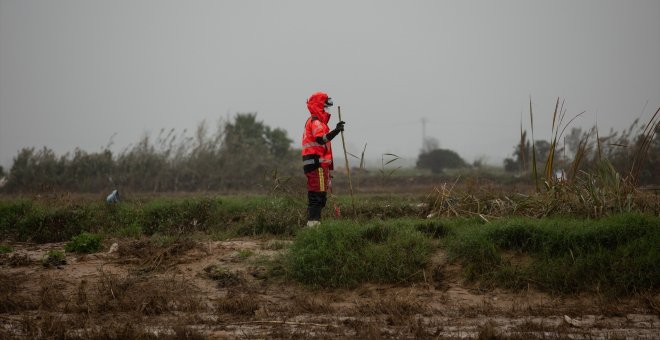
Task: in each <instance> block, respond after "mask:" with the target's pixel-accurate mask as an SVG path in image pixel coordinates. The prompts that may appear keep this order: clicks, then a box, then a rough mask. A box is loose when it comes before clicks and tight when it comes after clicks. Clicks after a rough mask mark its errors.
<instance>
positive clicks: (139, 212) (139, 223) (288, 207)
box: [0, 196, 425, 243]
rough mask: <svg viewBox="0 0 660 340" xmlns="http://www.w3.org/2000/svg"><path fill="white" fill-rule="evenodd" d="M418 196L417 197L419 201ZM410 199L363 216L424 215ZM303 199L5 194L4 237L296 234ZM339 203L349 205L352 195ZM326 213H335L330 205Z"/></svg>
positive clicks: (369, 201)
mask: <svg viewBox="0 0 660 340" xmlns="http://www.w3.org/2000/svg"><path fill="white" fill-rule="evenodd" d="M419 200H420V199H419V198H418V199H416V201H417V202H419ZM414 201H415V200H414V199H411V198H400V199H397V200H391V199H386V198H383V197H370V198H365V199H363V200H361V202H360V203H359V205H358V206H357V208H358V212H359V214H360V216H362V217H364V218H390V217H402V216H410V217H413V216H423V215H424V213H425V212H424V210H423V209H422V208H417V207H414V206H412V205H411V202H414ZM305 204H306V203H305V202H304V201H303V199H302V198H300V199H294V198H292V197H286V196H282V197H280V196H251V197H239V196H236V197H218V198H179V199H177V198H167V199H166V198H156V199H150V200H145V201H127V202H122V203H121V204H117V205H108V204H103V203H97V202H92V203H90V202H84V201H81V202H73V203H72V202H68V201H64V200H58V201H54V202H52V201H46V202H39V201H30V200H24V199H16V200H3V199H0V238H3V239H13V240H16V241H31V242H37V243H45V242H62V241H67V240H69V239H71V237H73V236H75V235H78V234H80V233H81V232H91V233H100V234H110V235H113V236H122V237H139V236H141V235H146V236H151V235H155V234H159V235H171V236H179V235H192V234H194V233H196V232H201V233H209V234H212V235H216V236H217V237H220V236H222V237H220V238H226V237H231V236H239V235H261V234H272V235H289V236H291V235H294V234H295V232H296V231H297V230H298V228H299V226H301V225H303V224H304V221H305ZM339 204H340V205H341V206H343V207H346V208H348V207H350V200H349V199H348V198H342V199H341V200H339ZM326 210H327V211H326V212H325V213H326V214H327V218H330V217H331V216H330V214H331V213H332V212H331V211H329V210H330V209H326Z"/></svg>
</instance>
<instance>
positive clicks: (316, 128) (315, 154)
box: [302, 92, 334, 173]
mask: <svg viewBox="0 0 660 340" xmlns="http://www.w3.org/2000/svg"><path fill="white" fill-rule="evenodd" d="M326 100H328V95H327V94H325V93H323V92H316V93H314V94H313V95H312V96H311V97H310V98H309V100H307V108H308V109H309V114H310V117H309V118H308V119H307V122H306V123H305V131H304V132H303V137H302V156H303V169H304V171H305V173H308V172H310V171H312V170H316V168H318V167H323V168H325V169H328V170H333V169H334V167H333V164H332V145H331V144H330V141H329V140H326V141H324V142H323V143H319V140H318V139H319V138H323V136H325V135H327V134H328V133H329V132H330V128H329V127H328V121H330V113H328V112H326V111H325V107H324V104H325V102H326Z"/></svg>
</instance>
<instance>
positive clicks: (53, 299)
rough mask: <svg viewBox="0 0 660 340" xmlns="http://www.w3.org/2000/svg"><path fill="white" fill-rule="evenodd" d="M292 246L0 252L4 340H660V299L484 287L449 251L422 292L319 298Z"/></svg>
mask: <svg viewBox="0 0 660 340" xmlns="http://www.w3.org/2000/svg"><path fill="white" fill-rule="evenodd" d="M290 242H291V241H289V240H285V239H280V240H276V239H265V238H240V239H230V240H226V241H190V240H185V241H175V242H170V243H168V244H165V245H155V244H154V243H153V242H150V241H149V240H135V239H130V240H129V239H126V240H112V241H106V244H105V247H104V251H103V252H101V253H96V254H91V255H75V254H66V256H65V258H64V261H63V262H57V261H51V263H44V258H45V256H46V253H47V252H48V251H50V250H62V249H64V244H63V243H51V244H43V245H32V244H13V245H12V246H13V248H14V249H13V252H11V253H9V254H3V255H0V256H1V257H0V324H1V326H0V338H38V337H43V338H151V337H159V338H310V337H322V338H335V337H344V338H360V339H363V338H383V337H392V338H476V337H479V338H493V337H502V338H520V339H526V338H572V339H582V338H584V339H594V338H596V339H617V338H647V339H653V338H659V337H660V319H659V318H658V311H659V309H658V307H660V296H658V295H656V296H636V297H634V298H626V299H623V300H621V299H616V300H613V299H608V298H605V297H603V296H599V295H593V294H592V295H589V296H586V295H585V296H551V295H548V294H545V293H540V292H538V291H535V290H534V289H532V288H530V289H527V290H525V291H522V292H506V291H502V290H482V289H479V288H477V287H474V286H472V285H469V284H466V283H464V282H463V280H462V278H461V274H460V267H459V266H458V265H457V264H451V263H448V262H447V259H446V256H445V254H444V253H443V252H442V251H438V252H437V253H435V254H434V256H433V260H432V265H430V266H429V267H428V268H427V269H426V270H425V271H424V273H423V274H424V277H425V280H424V281H423V282H420V283H417V284H413V285H391V284H390V285H377V284H364V285H361V286H359V287H357V288H355V289H351V290H346V289H332V290H329V289H313V288H309V287H305V286H302V285H299V284H297V283H294V282H290V281H287V280H286V279H285V278H284V276H283V275H278V272H281V268H278V264H277V259H278V256H279V255H280V254H281V253H282V252H284V251H286V247H287V246H288V244H290ZM112 243H116V244H117V245H116V246H112ZM110 248H112V250H111V251H110Z"/></svg>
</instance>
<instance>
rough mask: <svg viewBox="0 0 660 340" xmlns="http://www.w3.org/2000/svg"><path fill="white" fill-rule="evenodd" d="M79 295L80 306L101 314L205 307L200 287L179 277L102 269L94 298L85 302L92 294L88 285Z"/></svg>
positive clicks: (165, 311) (145, 313)
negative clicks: (112, 271) (121, 273)
mask: <svg viewBox="0 0 660 340" xmlns="http://www.w3.org/2000/svg"><path fill="white" fill-rule="evenodd" d="M81 285H82V284H81ZM77 296H78V298H79V301H78V304H79V305H90V306H92V308H93V309H94V310H95V311H97V312H99V313H104V312H135V313H138V314H141V315H160V314H163V313H169V312H195V311H199V310H200V309H203V308H204V306H203V303H202V299H201V297H200V296H199V293H198V292H197V290H196V289H195V288H194V287H193V286H192V285H191V284H189V283H188V282H187V281H185V280H184V279H182V278H178V277H176V276H169V277H157V276H151V277H149V276H146V277H145V276H132V275H128V276H119V275H114V274H109V273H105V272H101V273H100V280H99V282H98V283H97V286H96V294H95V295H93V297H92V301H91V302H86V301H84V299H85V297H86V296H88V293H87V291H86V290H85V289H84V288H80V289H79V291H78V295H77ZM80 300H83V301H80Z"/></svg>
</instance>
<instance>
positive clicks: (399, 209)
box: [0, 184, 660, 339]
mask: <svg viewBox="0 0 660 340" xmlns="http://www.w3.org/2000/svg"><path fill="white" fill-rule="evenodd" d="M479 187H480V188H482V189H483V188H484V187H483V186H479ZM575 192H576V191H569V190H563V191H559V190H558V191H556V192H554V193H550V194H546V193H541V194H525V195H523V194H507V193H506V192H504V191H496V190H487V189H484V190H472V189H471V187H470V186H469V185H468V186H461V188H460V189H459V188H457V187H456V186H453V185H451V184H446V185H444V186H437V187H435V188H434V189H433V190H431V191H430V192H429V193H424V194H403V193H400V194H379V195H375V194H372V195H366V194H363V195H358V196H357V197H356V206H355V211H354V210H353V208H352V204H351V200H350V198H349V196H348V195H342V196H341V197H340V198H337V199H335V200H330V202H329V205H330V206H329V207H328V208H327V209H326V211H325V213H326V214H327V215H324V222H323V224H322V225H321V226H320V227H316V228H313V229H308V228H303V227H302V226H303V225H304V224H305V204H306V202H305V200H304V196H303V195H298V194H294V193H286V192H279V191H274V192H272V193H271V194H269V195H232V196H218V195H212V194H205V195H202V194H195V195H180V194H179V195H158V196H154V195H132V196H130V195H129V197H127V198H126V199H125V200H124V201H122V202H120V203H118V204H112V205H109V204H105V203H103V199H102V197H100V196H99V197H96V196H93V195H88V196H80V195H74V196H70V195H48V194H44V195H40V196H31V197H28V196H22V197H19V196H6V197H3V198H2V199H0V235H1V240H2V241H1V242H0V252H1V253H2V254H1V255H0V268H1V271H0V320H1V321H2V327H0V337H2V338H12V337H18V338H74V339H75V338H113V339H119V338H122V339H125V338H207V337H211V338H223V337H230V338H233V337H244V338H261V337H275V338H310V337H349V338H382V337H393V338H402V337H404V338H465V337H480V338H497V337H502V338H520V339H526V338H530V337H531V338H534V337H536V338H565V337H569V336H570V337H577V338H591V337H604V338H619V337H648V338H652V337H655V336H658V332H659V330H660V320H659V319H658V313H659V312H660V294H659V293H660V290H659V289H658V288H659V287H660V247H658V245H660V217H658V214H657V208H658V200H657V197H656V196H654V195H653V194H652V193H649V194H645V193H643V192H637V193H636V194H635V195H634V196H630V198H629V199H628V201H626V202H623V203H621V202H617V201H616V200H613V201H610V200H608V197H609V196H607V195H605V194H603V196H602V197H600V199H602V202H603V204H602V205H601V206H600V207H596V208H595V209H594V208H593V207H589V208H585V206H586V204H587V203H586V201H585V200H583V201H580V199H575V197H574V196H572V195H574V194H575ZM593 199H598V197H594V198H593ZM333 205H337V206H339V207H341V213H342V214H341V216H335V214H334V213H333V210H334V209H333Z"/></svg>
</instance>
